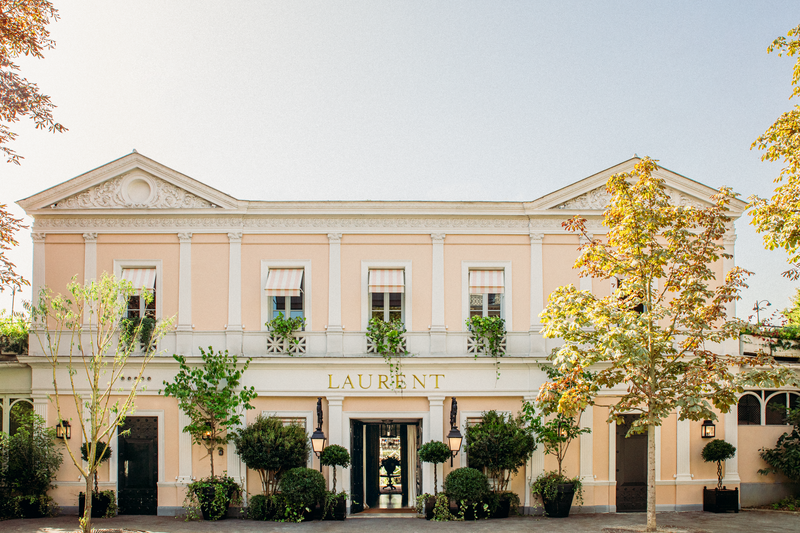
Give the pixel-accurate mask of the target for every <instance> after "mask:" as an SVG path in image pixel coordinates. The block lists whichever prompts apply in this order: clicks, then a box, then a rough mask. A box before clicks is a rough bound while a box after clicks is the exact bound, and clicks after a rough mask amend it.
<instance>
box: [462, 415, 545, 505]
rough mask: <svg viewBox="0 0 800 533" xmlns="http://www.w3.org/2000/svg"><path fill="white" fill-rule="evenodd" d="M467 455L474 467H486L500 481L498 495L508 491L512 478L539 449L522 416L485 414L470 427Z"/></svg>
mask: <svg viewBox="0 0 800 533" xmlns="http://www.w3.org/2000/svg"><path fill="white" fill-rule="evenodd" d="M466 440H467V446H466V449H467V454H468V455H469V464H470V465H471V466H472V467H474V468H479V469H482V468H485V469H486V470H487V471H488V472H489V475H491V477H492V478H494V479H496V480H497V485H496V486H495V487H493V489H494V490H496V491H497V492H503V491H505V490H507V489H508V483H509V481H510V480H511V475H512V474H516V473H517V472H518V471H519V469H520V468H524V467H525V464H526V463H527V462H528V459H529V458H530V456H531V455H532V454H533V451H534V450H535V449H536V441H535V440H534V437H533V429H532V428H531V427H530V426H528V425H527V424H526V423H525V421H524V419H523V417H522V416H521V415H518V416H516V417H515V416H514V415H511V414H509V415H507V416H506V415H503V414H500V413H498V412H497V411H487V412H485V413H483V417H482V418H481V421H480V422H478V423H477V424H475V425H472V426H470V427H468V428H467V439H466Z"/></svg>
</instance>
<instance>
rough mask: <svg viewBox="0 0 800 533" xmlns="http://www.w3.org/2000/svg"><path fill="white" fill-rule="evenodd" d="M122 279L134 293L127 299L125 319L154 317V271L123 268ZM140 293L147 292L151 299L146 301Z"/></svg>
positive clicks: (153, 269) (155, 296) (156, 296)
mask: <svg viewBox="0 0 800 533" xmlns="http://www.w3.org/2000/svg"><path fill="white" fill-rule="evenodd" d="M122 279H124V280H127V281H130V282H131V284H132V285H133V288H134V289H136V293H135V294H133V295H132V296H131V297H130V298H128V312H127V318H144V317H150V318H155V317H156V299H157V298H158V295H157V294H156V269H155V268H123V269H122ZM142 291H148V292H149V293H150V294H151V295H152V296H153V298H151V299H150V301H149V302H148V301H146V300H145V298H144V297H143V296H142Z"/></svg>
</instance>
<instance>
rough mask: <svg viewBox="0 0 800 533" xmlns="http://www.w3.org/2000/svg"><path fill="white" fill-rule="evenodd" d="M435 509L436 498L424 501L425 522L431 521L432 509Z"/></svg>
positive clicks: (432, 497)
mask: <svg viewBox="0 0 800 533" xmlns="http://www.w3.org/2000/svg"><path fill="white" fill-rule="evenodd" d="M434 507H436V496H431V497H429V498H426V499H425V520H432V519H433V509H434Z"/></svg>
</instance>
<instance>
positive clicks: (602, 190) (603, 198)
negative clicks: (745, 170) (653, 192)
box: [556, 185, 710, 210]
mask: <svg viewBox="0 0 800 533" xmlns="http://www.w3.org/2000/svg"><path fill="white" fill-rule="evenodd" d="M666 191H667V194H668V195H669V198H670V200H669V203H670V204H671V205H675V206H691V207H698V208H703V207H708V206H709V205H710V202H709V203H703V202H700V201H697V200H696V199H695V198H692V197H690V196H686V195H685V194H683V193H681V192H678V191H676V190H675V189H671V188H669V187H668V188H667V189H666ZM609 201H611V194H609V192H608V191H606V187H605V185H604V186H602V187H598V188H597V189H593V190H591V191H589V192H587V193H584V194H581V195H580V196H577V197H575V198H573V199H572V200H567V201H566V202H564V203H561V204H558V205H557V206H556V209H598V210H599V209H605V208H606V206H607V205H608V202H609Z"/></svg>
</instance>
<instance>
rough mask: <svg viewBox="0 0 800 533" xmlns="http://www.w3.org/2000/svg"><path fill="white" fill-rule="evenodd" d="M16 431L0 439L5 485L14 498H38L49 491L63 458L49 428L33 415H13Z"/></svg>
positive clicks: (52, 431)
mask: <svg viewBox="0 0 800 533" xmlns="http://www.w3.org/2000/svg"><path fill="white" fill-rule="evenodd" d="M11 416H12V417H13V418H14V419H15V422H16V424H17V425H18V429H17V431H16V433H14V434H13V435H11V436H10V437H9V436H7V435H5V434H3V435H2V438H1V439H0V454H1V455H2V457H3V461H2V463H3V464H0V470H2V474H3V477H4V478H5V481H6V486H7V487H8V488H9V489H11V491H12V492H13V493H14V495H20V496H39V495H43V494H47V491H48V490H50V489H51V488H53V481H55V479H56V475H57V474H58V469H59V468H60V467H61V463H62V461H63V460H64V457H63V456H62V455H61V450H60V449H59V448H60V446H59V445H58V443H57V442H56V434H55V430H54V429H53V428H50V427H47V424H46V423H45V420H44V418H42V417H41V416H39V415H37V414H34V413H33V412H23V413H20V414H18V413H16V412H12V414H11Z"/></svg>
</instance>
